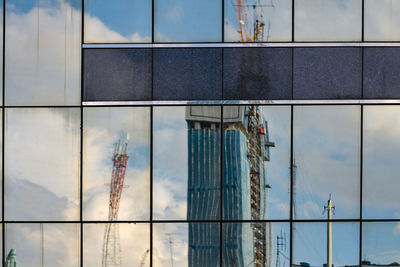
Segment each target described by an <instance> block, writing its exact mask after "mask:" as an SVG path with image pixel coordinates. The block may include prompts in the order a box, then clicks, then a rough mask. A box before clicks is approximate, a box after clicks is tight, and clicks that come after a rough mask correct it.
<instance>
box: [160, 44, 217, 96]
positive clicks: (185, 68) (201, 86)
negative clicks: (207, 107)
mask: <svg viewBox="0 0 400 267" xmlns="http://www.w3.org/2000/svg"><path fill="white" fill-rule="evenodd" d="M221 72H222V49H220V48H180V49H173V48H172V49H156V50H154V89H153V90H154V99H155V100H192V99H193V100H213V99H220V98H221V97H222V78H221V77H222V75H221Z"/></svg>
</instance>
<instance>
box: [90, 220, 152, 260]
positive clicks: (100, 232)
mask: <svg viewBox="0 0 400 267" xmlns="http://www.w3.org/2000/svg"><path fill="white" fill-rule="evenodd" d="M141 264H142V265H141ZM83 266H87V267H89V266H90V267H92V266H121V267H131V266H143V267H146V266H150V225H149V224H147V223H137V224H133V223H112V224H110V223H99V224H84V225H83Z"/></svg>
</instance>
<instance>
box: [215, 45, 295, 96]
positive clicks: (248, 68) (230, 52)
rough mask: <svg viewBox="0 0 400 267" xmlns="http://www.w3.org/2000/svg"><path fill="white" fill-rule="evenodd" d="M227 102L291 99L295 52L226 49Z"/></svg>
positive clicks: (268, 49) (282, 49)
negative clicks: (293, 55)
mask: <svg viewBox="0 0 400 267" xmlns="http://www.w3.org/2000/svg"><path fill="white" fill-rule="evenodd" d="M223 90H224V99H258V100H260V99H291V97H292V49H290V48H226V49H224V89H223Z"/></svg>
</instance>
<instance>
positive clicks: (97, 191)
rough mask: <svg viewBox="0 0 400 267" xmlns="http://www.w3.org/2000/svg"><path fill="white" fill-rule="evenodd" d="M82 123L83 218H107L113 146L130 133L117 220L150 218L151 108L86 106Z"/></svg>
mask: <svg viewBox="0 0 400 267" xmlns="http://www.w3.org/2000/svg"><path fill="white" fill-rule="evenodd" d="M83 122H84V128H83V136H84V139H83V151H84V154H83V179H84V190H83V217H84V219H85V220H108V212H109V208H108V201H109V194H110V186H109V184H110V182H111V174H112V166H113V161H112V158H113V153H114V145H115V144H116V143H117V142H118V141H119V140H122V142H124V141H125V139H126V136H127V135H129V140H128V145H127V155H128V157H129V159H128V163H127V167H126V174H125V180H124V188H123V189H122V194H121V201H120V207H119V212H118V219H119V220H147V219H149V217H150V213H149V209H150V192H149V191H150V108H148V107H104V108H103V107H101V108H96V107H93V108H92V107H91V108H85V109H84V110H83Z"/></svg>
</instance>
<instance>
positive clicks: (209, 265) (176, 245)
mask: <svg viewBox="0 0 400 267" xmlns="http://www.w3.org/2000/svg"><path fill="white" fill-rule="evenodd" d="M219 242H220V236H219V224H218V223H167V224H160V223H157V224H153V266H157V267H159V266H163V267H164V266H165V267H173V266H182V267H187V266H205V267H214V266H220V265H219V262H220V259H219V254H220V252H219V250H220V245H219Z"/></svg>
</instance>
